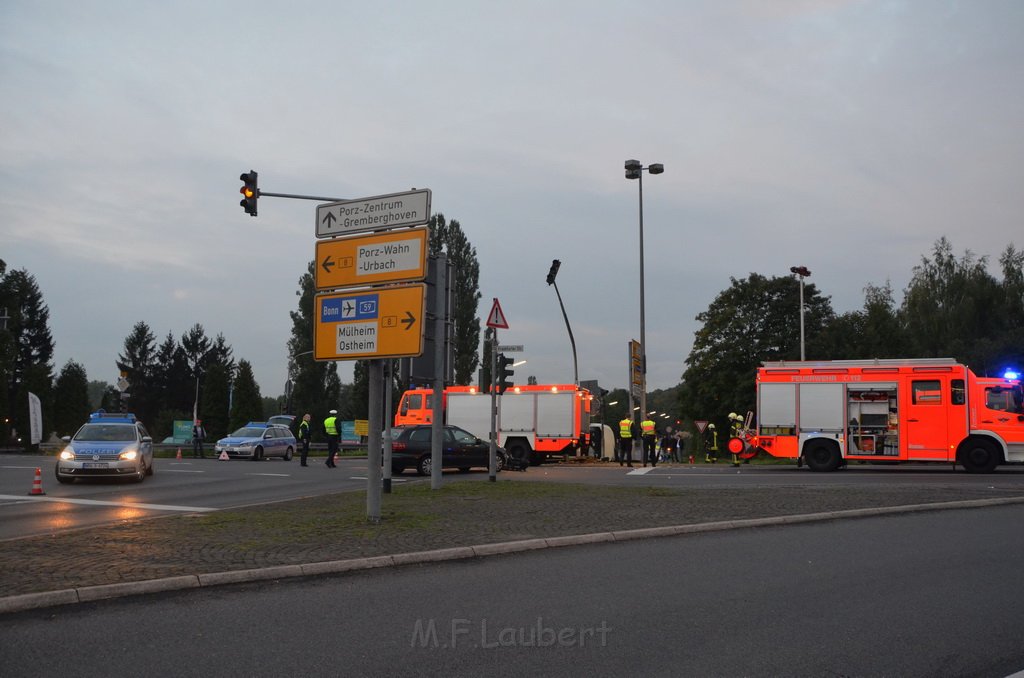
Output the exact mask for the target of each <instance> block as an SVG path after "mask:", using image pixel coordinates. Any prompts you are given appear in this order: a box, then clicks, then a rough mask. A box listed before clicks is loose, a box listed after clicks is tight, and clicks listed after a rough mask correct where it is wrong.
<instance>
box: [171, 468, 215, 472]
mask: <svg viewBox="0 0 1024 678" xmlns="http://www.w3.org/2000/svg"><path fill="white" fill-rule="evenodd" d="M160 471H161V472H162V473H206V471H192V470H191V469H187V468H164V469H160Z"/></svg>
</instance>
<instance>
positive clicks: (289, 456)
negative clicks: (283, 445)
mask: <svg viewBox="0 0 1024 678" xmlns="http://www.w3.org/2000/svg"><path fill="white" fill-rule="evenodd" d="M284 460H285V461H291V460H292V448H291V447H289V448H288V449H287V450H285V451H284Z"/></svg>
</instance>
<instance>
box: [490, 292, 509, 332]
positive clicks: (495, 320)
mask: <svg viewBox="0 0 1024 678" xmlns="http://www.w3.org/2000/svg"><path fill="white" fill-rule="evenodd" d="M487 326H488V327H496V328H498V329H501V330H507V329H508V321H506V320H505V314H504V313H502V311H501V304H499V303H498V298H497V297H495V298H494V304H493V305H492V306H491V312H490V313H489V314H488V315H487Z"/></svg>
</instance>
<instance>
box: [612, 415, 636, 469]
mask: <svg viewBox="0 0 1024 678" xmlns="http://www.w3.org/2000/svg"><path fill="white" fill-rule="evenodd" d="M615 459H616V461H618V462H619V466H622V462H624V461H625V462H626V465H627V466H629V467H630V468H633V419H632V418H631V417H623V418H622V421H620V422H619V447H618V448H617V449H616V450H615Z"/></svg>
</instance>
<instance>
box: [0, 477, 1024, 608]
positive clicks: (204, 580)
mask: <svg viewBox="0 0 1024 678" xmlns="http://www.w3.org/2000/svg"><path fill="white" fill-rule="evenodd" d="M1011 504H1024V497H1003V498H998V499H968V500H962V501H950V502H943V503H939V504H907V505H904V506H881V507H876V508H862V509H848V510H844V511H825V512H822V513H804V514H800V515H789V516H776V517H771V518H745V519H740V520H722V521H716V522H710V523H697V524H693V525H669V526H664V527H645V528H639V529H635V530H618V531H614V532H592V533H589V534H578V535H567V536H561V537H547V538H540V539H523V540H519V541H508V542H499V543H495V544H480V545H477V546H456V547H451V548H445V549H437V550H434V551H414V552H411V553H399V554H396V555H390V556H372V557H368V558H353V559H351V560H332V561H327V562H319V563H307V564H303V565H276V566H273V567H265V568H257V569H250V570H230V571H227V572H211V573H207V574H199V575H180V576H176V577H165V578H163V579H149V580H146V581H138V582H124V583H119V584H102V585H99V586H83V587H80V588H73V589H61V590H59V591H45V592H42V593H25V594H22V595H17V596H7V597H3V598H0V614H4V613H8V612H22V611H25V610H34V609H39V608H44V607H53V606H57V605H72V604H75V603H86V602H90V601H96V600H105V599H109V598H120V597H124V596H134V595H140V594H145V593H160V592H164V591H179V590H184V589H194V588H206V587H210V586H221V585H224V584H238V583H243V582H254V581H266V580H270V579H288V578H292V577H309V576H314V575H322V574H335V573H339V572H354V571H357V570H370V569H374V568H378V567H397V566H400V565H413V564H418V563H434V562H441V561H445V560H464V559H467V558H481V557H485V556H493V555H502V554H507V553H521V552H524V551H535V550H538V549H547V548H560V547H563V546H578V545H581V544H596V543H601V542H617V541H623V542H624V541H630V540H633V539H650V538H655V537H672V536H678V535H686V534H702V533H705V532H722V531H725V530H738V529H750V528H757V527H772V526H779V525H797V524H800V523H818V522H825V521H829V520H841V519H851V518H870V517H875V516H885V515H894V514H898V513H919V512H924V511H949V510H955V509H969V508H986V507H990V506H1006V505H1011Z"/></svg>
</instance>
